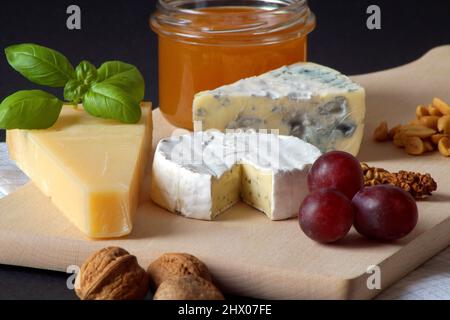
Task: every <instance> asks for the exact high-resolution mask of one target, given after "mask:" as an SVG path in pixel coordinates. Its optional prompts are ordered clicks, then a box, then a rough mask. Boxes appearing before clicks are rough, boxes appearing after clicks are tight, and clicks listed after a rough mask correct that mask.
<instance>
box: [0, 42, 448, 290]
mask: <svg viewBox="0 0 450 320" xmlns="http://www.w3.org/2000/svg"><path fill="white" fill-rule="evenodd" d="M449 75H450V46H445V47H439V48H436V49H434V50H432V51H430V52H429V53H428V54H426V55H425V56H424V57H423V58H421V59H419V60H418V61H416V62H414V63H411V64H408V65H405V66H402V67H399V68H396V69H392V70H387V71H383V72H377V73H372V74H367V75H361V76H355V77H353V79H354V80H355V81H357V82H358V83H360V84H361V85H363V86H364V87H365V88H366V91H367V106H368V111H367V117H366V131H365V138H364V142H363V146H362V149H361V152H360V155H359V158H360V159H361V160H363V161H366V162H369V164H371V165H374V166H380V167H383V168H385V169H388V170H392V171H396V170H401V169H405V170H414V171H421V172H429V173H431V174H432V176H433V177H435V178H436V180H437V182H438V192H436V194H435V195H434V196H433V197H431V198H429V199H428V200H425V201H419V202H418V206H419V211H420V218H419V224H418V226H417V227H416V229H415V230H414V231H413V232H412V233H411V234H410V235H408V236H407V237H406V238H404V239H402V240H401V241H397V242H394V243H377V242H373V241H369V240H366V239H364V238H362V237H361V236H359V235H358V234H357V233H356V232H355V231H354V230H352V231H351V233H350V234H349V235H348V236H347V237H346V238H345V239H344V240H342V241H340V242H339V243H336V244H333V245H321V244H318V243H315V242H313V241H311V240H309V239H308V238H306V236H305V235H304V234H303V233H302V232H301V231H300V229H299V227H298V223H297V221H296V220H295V219H292V220H289V221H277V222H272V221H269V220H268V219H267V218H266V217H265V216H264V215H263V214H262V213H260V212H258V211H256V210H254V209H252V208H250V207H248V206H247V205H245V204H242V203H239V204H238V205H236V206H235V207H233V208H232V209H230V210H229V211H227V212H226V213H224V214H223V215H221V216H220V217H219V219H218V220H217V221H213V222H207V221H197V220H189V219H185V218H183V217H180V216H176V215H174V214H171V213H169V212H167V211H165V210H164V209H161V208H159V207H157V206H156V205H154V204H153V203H152V202H151V201H150V200H148V199H149V197H148V182H149V179H148V177H147V178H146V180H145V181H144V185H145V186H146V187H145V190H144V192H143V194H142V205H141V206H140V208H139V212H138V214H137V219H136V222H135V228H134V230H133V232H132V234H131V235H130V236H128V237H126V238H123V239H119V240H101V241H98V240H97V241H93V240H89V239H87V238H86V237H84V236H83V234H81V233H80V232H79V231H78V230H77V229H76V228H74V227H73V226H72V225H71V224H70V223H69V222H68V221H67V220H66V218H64V216H63V215H62V214H61V213H60V212H59V211H58V210H57V209H56V208H55V207H54V206H53V205H52V203H51V201H50V199H49V198H47V197H45V196H44V195H43V194H42V193H40V192H39V190H38V189H36V187H35V186H34V185H33V184H32V183H30V184H28V185H26V186H25V187H23V188H21V189H19V190H18V191H16V192H15V193H13V194H12V195H10V196H8V197H6V198H4V199H2V200H1V201H0V263H3V264H11V265H19V266H28V267H34V268H42V269H51V270H59V271H65V270H66V268H67V267H68V266H70V265H81V264H82V262H83V261H84V259H85V258H86V257H87V256H88V255H90V254H91V253H92V252H93V251H95V250H97V249H100V248H102V247H105V246H110V245H114V246H121V247H124V248H125V249H127V250H129V251H130V252H131V253H132V254H135V255H136V256H137V257H138V259H139V262H140V263H141V265H142V266H143V267H145V268H146V267H147V265H148V264H149V263H150V262H151V261H152V260H153V259H155V258H157V257H158V256H159V255H160V254H162V253H163V252H166V251H178V252H189V253H191V254H194V255H196V256H198V257H199V258H200V259H202V260H203V261H204V262H205V263H206V264H207V265H208V266H209V267H210V269H211V271H212V273H213V275H214V279H215V281H216V282H217V284H218V285H219V287H221V288H222V289H223V290H224V291H226V292H229V293H234V294H239V295H244V296H250V297H255V298H273V299H302V298H304V299H315V298H324V299H358V298H362V299H367V298H371V297H374V296H375V295H377V294H378V293H380V292H381V290H383V289H386V288H387V287H388V286H389V285H391V284H392V283H393V282H395V281H396V280H398V279H399V278H401V277H403V276H404V275H406V274H407V273H409V272H410V271H412V270H414V269H415V268H416V267H418V266H419V265H420V264H422V263H423V262H425V261H426V260H427V259H429V258H430V257H432V256H433V255H435V254H436V253H438V252H439V251H440V250H442V249H444V248H446V247H447V246H448V245H450V159H447V158H444V157H442V156H440V155H439V153H437V152H435V153H430V154H426V155H424V156H420V157H414V156H408V155H406V154H405V153H404V152H403V150H400V149H397V148H396V147H395V146H393V145H392V144H391V143H385V144H376V143H374V142H372V140H371V133H372V131H373V129H374V128H375V126H376V125H377V124H378V123H379V122H380V121H381V120H388V122H389V124H390V126H392V125H396V124H398V123H405V122H407V121H409V120H411V119H412V118H414V114H415V107H416V106H417V105H418V104H420V103H429V102H430V101H431V99H432V98H433V97H435V96H437V97H441V98H442V99H446V100H450V76H449ZM153 121H154V133H153V135H154V137H153V146H154V147H155V146H156V143H157V142H158V141H159V139H161V138H163V137H166V136H169V135H171V134H180V133H184V132H185V131H184V130H180V129H176V128H173V127H171V126H170V125H169V124H168V123H167V122H166V121H165V120H164V119H163V118H162V116H161V114H160V113H159V111H158V110H155V111H154V120H153ZM372 265H377V266H379V267H380V270H381V285H382V289H381V290H370V289H368V288H367V285H366V281H367V279H368V277H370V276H371V274H370V273H368V272H367V269H368V268H369V267H370V266H372Z"/></svg>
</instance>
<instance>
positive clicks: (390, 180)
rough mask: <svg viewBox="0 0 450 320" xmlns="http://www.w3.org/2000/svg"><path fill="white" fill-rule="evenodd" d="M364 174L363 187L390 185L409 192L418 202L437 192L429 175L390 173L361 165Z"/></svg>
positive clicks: (406, 172) (407, 172)
mask: <svg viewBox="0 0 450 320" xmlns="http://www.w3.org/2000/svg"><path fill="white" fill-rule="evenodd" d="M361 168H362V169H363V174H364V185H365V186H366V187H371V186H375V185H379V184H391V185H394V186H397V187H400V188H401V189H403V190H405V191H406V192H409V193H410V194H411V195H412V196H413V197H414V199H416V200H420V199H424V198H426V197H427V196H430V195H431V193H432V192H433V191H436V190H437V183H436V181H434V179H433V178H432V177H431V175H430V174H428V173H426V174H421V173H418V172H410V171H399V172H394V173H391V172H389V171H387V170H385V169H382V168H375V167H370V166H369V165H367V164H366V163H361Z"/></svg>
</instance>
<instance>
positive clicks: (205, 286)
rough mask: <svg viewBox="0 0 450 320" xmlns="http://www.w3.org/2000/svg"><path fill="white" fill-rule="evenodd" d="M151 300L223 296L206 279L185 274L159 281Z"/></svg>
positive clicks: (203, 298) (213, 298) (217, 298)
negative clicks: (159, 283)
mask: <svg viewBox="0 0 450 320" xmlns="http://www.w3.org/2000/svg"><path fill="white" fill-rule="evenodd" d="M153 300H224V297H223V295H222V293H221V292H220V291H219V290H218V289H217V288H216V287H215V286H214V285H213V284H212V283H211V282H209V281H208V280H205V279H203V278H201V277H199V276H196V275H185V276H180V277H178V278H170V279H167V280H166V281H164V282H163V283H161V285H160V286H159V287H158V290H156V292H155V295H154V296H153Z"/></svg>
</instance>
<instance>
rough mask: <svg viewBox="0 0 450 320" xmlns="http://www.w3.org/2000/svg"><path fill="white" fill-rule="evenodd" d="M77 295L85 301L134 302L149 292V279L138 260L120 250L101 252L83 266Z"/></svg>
mask: <svg viewBox="0 0 450 320" xmlns="http://www.w3.org/2000/svg"><path fill="white" fill-rule="evenodd" d="M76 284H77V285H76V288H75V292H76V293H77V295H78V297H80V299H83V300H134V299H142V298H144V297H145V295H146V294H147V292H148V288H149V281H148V275H147V273H146V272H145V270H144V269H142V268H141V267H140V266H139V264H138V262H137V259H136V257H135V256H133V255H131V254H129V253H128V252H127V251H126V250H124V249H122V248H118V247H109V248H105V249H102V250H100V251H98V252H96V253H95V254H93V255H92V256H91V257H90V258H88V259H87V260H86V262H85V263H84V264H83V265H82V267H81V270H80V273H79V274H78V276H77V282H76Z"/></svg>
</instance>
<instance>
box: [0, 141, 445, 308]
mask: <svg viewBox="0 0 450 320" xmlns="http://www.w3.org/2000/svg"><path fill="white" fill-rule="evenodd" d="M27 182H28V177H27V176H26V175H24V174H23V173H22V172H21V171H20V170H19V169H18V168H17V167H16V166H15V165H14V163H13V162H12V161H11V160H9V158H8V151H7V148H6V144H4V143H0V198H1V197H3V196H6V195H8V194H9V193H11V192H13V191H14V190H16V189H17V188H18V187H20V186H22V185H24V184H25V183H27ZM377 299H399V300H405V299H411V300H417V299H419V300H422V299H446V300H447V299H448V300H450V247H449V248H447V249H446V250H444V251H443V252H441V253H440V254H438V255H437V256H435V257H434V258H432V259H431V260H430V261H428V262H427V263H425V264H424V265H422V266H421V267H420V268H418V269H417V270H415V271H414V272H412V273H410V274H409V275H408V276H406V277H405V278H403V279H401V280H400V281H398V282H397V283H396V284H394V285H393V286H392V287H390V288H389V289H387V290H386V291H384V292H383V293H381V294H380V295H379V296H378V297H377Z"/></svg>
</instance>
